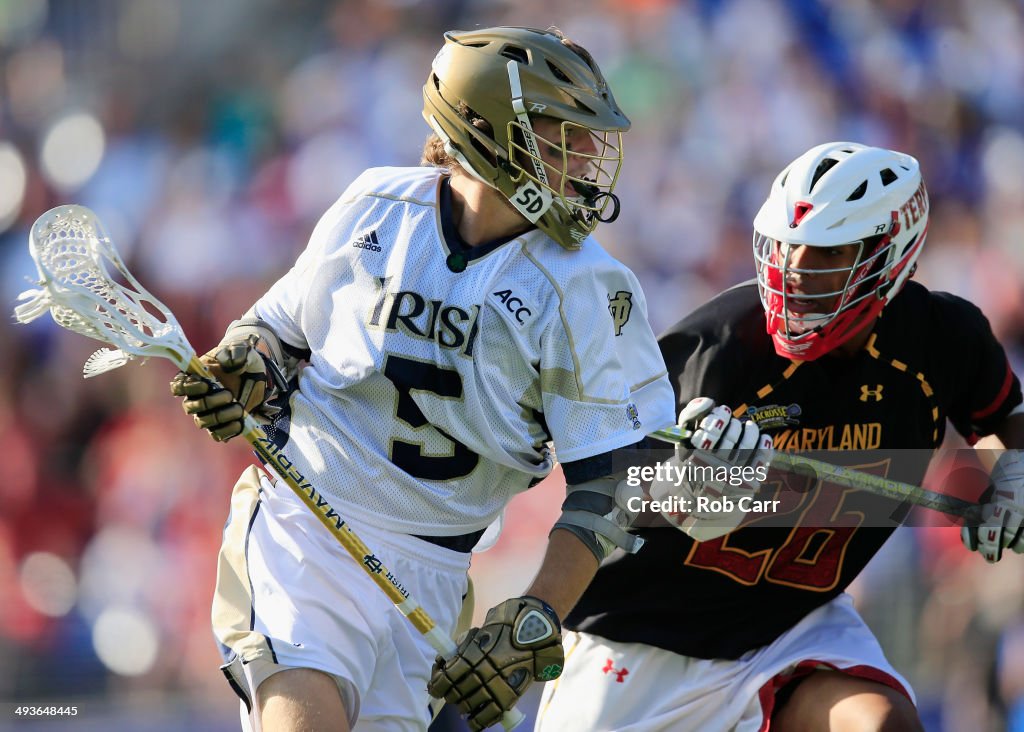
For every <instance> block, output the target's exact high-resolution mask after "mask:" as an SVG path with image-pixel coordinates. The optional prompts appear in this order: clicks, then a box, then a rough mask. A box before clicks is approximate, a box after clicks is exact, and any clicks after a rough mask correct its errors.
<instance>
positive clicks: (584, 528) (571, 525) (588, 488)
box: [554, 475, 643, 562]
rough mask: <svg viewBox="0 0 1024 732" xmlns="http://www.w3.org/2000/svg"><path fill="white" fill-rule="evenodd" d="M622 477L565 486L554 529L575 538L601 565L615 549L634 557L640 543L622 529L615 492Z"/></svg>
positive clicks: (622, 517)
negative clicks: (569, 533) (560, 509)
mask: <svg viewBox="0 0 1024 732" xmlns="http://www.w3.org/2000/svg"><path fill="white" fill-rule="evenodd" d="M621 477H622V476H618V475H616V476H606V477H604V478H598V479H597V480H591V481H587V482H586V483H580V484H578V485H570V486H566V497H565V501H564V502H563V503H562V515H561V516H559V518H558V521H556V522H555V526H554V528H558V529H565V530H567V531H571V532H572V533H573V534H575V535H576V536H577V537H578V538H579V539H580V541H582V542H583V543H584V544H585V545H586V547H587V548H588V549H590V551H591V552H592V553H593V554H594V556H595V557H596V558H597V560H598V561H599V562H600V561H601V560H603V559H604V558H605V557H607V556H608V555H609V554H611V553H612V551H613V550H614V549H615V548H616V547H618V548H619V549H624V550H625V551H627V552H629V553H630V554H634V553H636V552H637V551H638V550H639V549H640V546H641V545H642V544H643V540H642V539H640V537H637V536H634V535H633V534H630V533H629V532H628V531H626V530H625V528H628V526H629V523H628V520H627V517H626V512H624V511H622V509H620V508H619V507H618V506H616V504H615V491H616V488H617V487H618V485H619V481H620V480H621Z"/></svg>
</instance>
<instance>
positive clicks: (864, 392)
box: [860, 384, 882, 402]
mask: <svg viewBox="0 0 1024 732" xmlns="http://www.w3.org/2000/svg"><path fill="white" fill-rule="evenodd" d="M868 397H874V398H875V401H876V402H880V401H882V385H881V384H879V385H878V386H876V387H875V388H874V389H869V388H868V385H867V384H861V387H860V400H861V401H862V402H866V401H867V400H868Z"/></svg>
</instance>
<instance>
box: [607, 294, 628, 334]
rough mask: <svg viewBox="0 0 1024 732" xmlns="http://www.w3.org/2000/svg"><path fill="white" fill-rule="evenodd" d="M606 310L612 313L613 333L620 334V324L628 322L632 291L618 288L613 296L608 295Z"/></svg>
mask: <svg viewBox="0 0 1024 732" xmlns="http://www.w3.org/2000/svg"><path fill="white" fill-rule="evenodd" d="M608 312H609V313H611V314H612V322H613V323H614V324H615V335H617V336H620V335H622V326H624V325H625V324H626V323H628V322H629V314H630V313H631V312H633V293H632V292H629V291H628V290H619V291H618V292H616V293H615V296H614V297H613V296H611V295H609V296H608Z"/></svg>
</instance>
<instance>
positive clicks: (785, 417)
mask: <svg viewBox="0 0 1024 732" xmlns="http://www.w3.org/2000/svg"><path fill="white" fill-rule="evenodd" d="M802 413H803V409H801V408H800V405H799V404H790V405H789V406H785V407H784V406H782V405H780V404H766V405H764V406H763V407H750V408H749V409H747V413H746V415H745V416H747V417H750V419H751V420H753V422H754V424H756V425H757V427H758V429H760V430H762V431H764V430H772V429H778V428H779V427H786V426H793V425H797V424H800V420H799V419H797V417H799V416H800V415H801V414H802Z"/></svg>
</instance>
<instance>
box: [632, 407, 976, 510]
mask: <svg viewBox="0 0 1024 732" xmlns="http://www.w3.org/2000/svg"><path fill="white" fill-rule="evenodd" d="M691 435H692V433H691V432H690V431H689V430H684V429H681V428H679V427H670V428H668V429H664V430H657V431H656V432H653V433H651V437H654V438H657V439H659V440H662V441H664V442H672V443H681V442H685V441H687V440H689V438H690V436H691ZM772 467H773V468H776V469H778V470H784V471H786V472H787V473H796V474H799V475H814V476H817V478H818V479H819V480H827V481H828V482H829V483H834V484H835V485H839V486H842V487H844V488H854V489H857V490H862V491H867V492H868V493H874V494H875V495H878V496H884V497H885V498H891V499H893V500H896V501H903V502H905V503H912V504H914V505H915V506H921V507H923V508H930V509H932V510H935V511H940V512H942V513H945V514H948V515H950V516H957V517H959V518H962V519H965V520H966V521H967V522H969V523H980V522H981V519H982V514H981V507H980V506H979V505H978V504H977V503H972V502H971V501H965V500H964V499H962V498H957V497H956V496H947V495H945V494H943V493H937V492H936V491H931V490H928V489H927V488H922V487H921V486H917V485H913V484H911V483H902V482H900V481H898V480H892V479H890V478H883V477H882V476H880V475H872V474H871V473H865V472H863V471H860V470H853V469H852V468H844V467H842V466H839V465H832V464H831V463H826V462H824V461H821V460H814V459H813V458H807V457H801V456H800V455H793V454H791V453H786V452H777V453H775V457H773V458H772Z"/></svg>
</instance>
